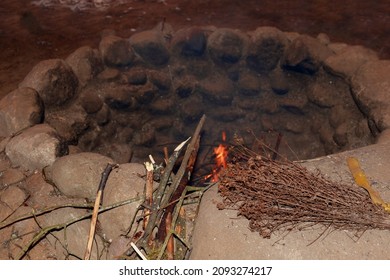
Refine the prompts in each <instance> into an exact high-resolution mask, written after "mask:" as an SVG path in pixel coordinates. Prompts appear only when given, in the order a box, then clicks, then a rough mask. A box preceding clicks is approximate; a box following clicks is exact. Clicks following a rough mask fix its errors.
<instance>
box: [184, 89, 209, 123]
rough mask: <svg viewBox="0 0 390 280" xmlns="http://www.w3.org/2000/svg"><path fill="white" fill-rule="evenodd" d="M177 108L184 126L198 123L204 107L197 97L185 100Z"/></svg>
mask: <svg viewBox="0 0 390 280" xmlns="http://www.w3.org/2000/svg"><path fill="white" fill-rule="evenodd" d="M178 108H179V116H180V118H181V119H182V120H183V121H184V122H185V123H186V124H189V123H193V122H194V121H198V120H199V119H200V118H201V117H202V115H203V113H204V105H203V103H202V100H201V98H199V97H198V96H191V97H189V98H187V99H185V100H184V101H183V102H182V103H180V104H179V106H178Z"/></svg>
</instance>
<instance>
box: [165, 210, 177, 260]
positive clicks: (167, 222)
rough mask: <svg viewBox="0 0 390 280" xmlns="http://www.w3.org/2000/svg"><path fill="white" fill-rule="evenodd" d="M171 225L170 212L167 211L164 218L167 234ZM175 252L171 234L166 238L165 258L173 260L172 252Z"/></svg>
mask: <svg viewBox="0 0 390 280" xmlns="http://www.w3.org/2000/svg"><path fill="white" fill-rule="evenodd" d="M171 226H172V212H169V213H168V215H167V217H166V219H165V230H166V233H167V235H168V234H169V232H170V230H171ZM174 252H175V245H174V242H173V236H172V235H171V236H170V237H169V239H168V243H167V259H168V260H173V257H174V254H175V253H174Z"/></svg>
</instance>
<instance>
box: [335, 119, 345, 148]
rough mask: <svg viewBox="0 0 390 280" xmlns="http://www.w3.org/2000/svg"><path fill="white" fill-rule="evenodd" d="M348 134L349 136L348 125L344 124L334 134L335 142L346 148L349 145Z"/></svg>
mask: <svg viewBox="0 0 390 280" xmlns="http://www.w3.org/2000/svg"><path fill="white" fill-rule="evenodd" d="M347 134H348V123H346V122H344V123H342V124H341V125H339V126H338V127H337V128H336V130H335V133H334V134H333V140H334V142H335V143H336V144H337V145H339V146H341V147H344V146H346V145H347V144H348V135H347Z"/></svg>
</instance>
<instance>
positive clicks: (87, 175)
mask: <svg viewBox="0 0 390 280" xmlns="http://www.w3.org/2000/svg"><path fill="white" fill-rule="evenodd" d="M109 163H113V160H112V159H111V158H109V157H106V156H103V155H100V154H96V153H79V154H73V155H67V156H64V157H61V158H59V159H57V160H56V161H55V162H54V163H53V165H52V166H51V167H50V168H49V170H50V174H51V175H50V177H49V178H48V179H49V180H50V181H52V182H53V183H54V184H55V185H56V187H57V188H58V189H59V190H60V191H61V192H62V193H63V194H64V195H66V196H69V197H80V198H87V199H91V200H93V199H95V196H96V191H97V189H98V186H99V183H100V179H101V177H102V173H103V171H104V169H105V168H106V166H107V164H109Z"/></svg>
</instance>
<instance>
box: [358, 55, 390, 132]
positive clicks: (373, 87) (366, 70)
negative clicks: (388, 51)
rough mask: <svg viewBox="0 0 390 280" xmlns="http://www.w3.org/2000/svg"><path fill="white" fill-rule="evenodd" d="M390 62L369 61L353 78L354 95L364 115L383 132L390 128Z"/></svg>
mask: <svg viewBox="0 0 390 280" xmlns="http://www.w3.org/2000/svg"><path fill="white" fill-rule="evenodd" d="M389 73H390V60H378V61H369V62H367V63H365V64H363V65H362V66H361V67H360V68H359V69H358V71H356V73H355V75H353V76H352V78H351V87H352V94H353V96H354V98H355V100H356V102H357V104H358V106H359V108H360V109H361V110H362V111H363V113H364V114H365V115H366V116H368V117H369V118H370V119H372V120H373V121H374V123H375V125H376V127H377V128H378V129H379V131H383V130H385V129H388V128H389V127H390V111H389V108H390V100H389V96H390V80H389V78H388V77H389Z"/></svg>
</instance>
